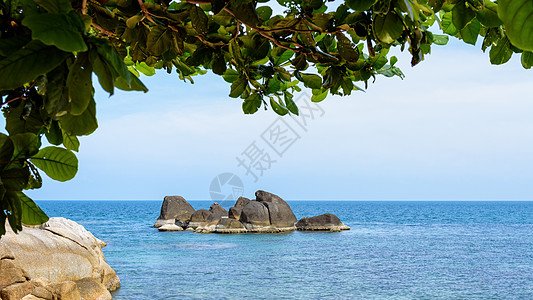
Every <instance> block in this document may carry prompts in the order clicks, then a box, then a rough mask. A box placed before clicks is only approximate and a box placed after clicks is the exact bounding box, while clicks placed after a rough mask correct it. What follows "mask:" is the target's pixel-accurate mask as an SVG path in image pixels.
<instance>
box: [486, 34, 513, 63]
mask: <svg viewBox="0 0 533 300" xmlns="http://www.w3.org/2000/svg"><path fill="white" fill-rule="evenodd" d="M511 56H513V50H511V44H510V43H509V40H508V39H507V38H506V37H504V38H502V39H500V40H499V41H498V42H497V43H496V45H495V46H492V47H491V48H490V51H489V57H490V63H491V64H493V65H501V64H504V63H506V62H507V61H509V59H511Z"/></svg>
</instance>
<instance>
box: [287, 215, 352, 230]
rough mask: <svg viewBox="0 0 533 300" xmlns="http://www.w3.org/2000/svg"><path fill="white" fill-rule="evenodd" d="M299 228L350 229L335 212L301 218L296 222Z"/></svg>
mask: <svg viewBox="0 0 533 300" xmlns="http://www.w3.org/2000/svg"><path fill="white" fill-rule="evenodd" d="M296 229H298V230H310V231H341V230H350V227H348V226H346V225H344V224H343V223H342V222H341V220H340V219H339V218H338V217H337V216H336V215H334V214H330V213H327V214H322V215H319V216H314V217H311V218H307V217H304V218H301V219H300V221H298V223H296Z"/></svg>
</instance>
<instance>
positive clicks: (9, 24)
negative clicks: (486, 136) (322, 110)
mask: <svg viewBox="0 0 533 300" xmlns="http://www.w3.org/2000/svg"><path fill="white" fill-rule="evenodd" d="M271 1H272V0H271ZM277 2H278V4H280V5H281V6H283V7H284V9H285V11H284V12H283V14H281V15H277V14H276V15H275V14H274V13H273V10H272V8H271V7H270V6H269V3H268V0H183V1H182V2H175V1H169V0H145V1H142V0H98V1H96V0H84V1H70V0H0V95H1V103H0V104H1V106H2V111H3V114H4V117H5V120H6V131H7V133H8V135H6V134H3V133H1V134H0V179H1V181H0V236H1V235H3V234H4V233H5V228H4V224H5V220H6V219H7V220H8V221H9V224H10V226H11V227H12V228H13V229H14V230H15V231H17V230H21V229H22V227H21V224H22V223H25V224H39V223H42V222H45V221H46V220H47V217H46V215H45V214H44V212H42V211H41V210H40V209H39V208H38V207H37V205H35V203H34V202H33V201H32V200H31V199H29V198H28V197H27V196H25V195H24V193H23V192H22V191H23V190H26V189H34V188H40V187H41V185H42V179H41V176H40V173H39V171H38V169H41V170H42V171H44V172H45V173H46V174H47V175H48V176H49V177H50V178H52V179H55V180H59V181H65V180H69V179H71V178H73V177H74V176H75V174H76V172H77V168H78V161H77V159H76V156H75V154H74V153H73V151H78V150H79V146H80V143H79V140H78V137H79V136H83V135H89V134H91V133H92V132H94V131H95V130H96V128H97V127H98V123H97V119H96V103H95V100H94V83H93V78H97V79H98V82H99V84H100V85H101V87H102V88H103V89H104V90H105V91H107V92H108V93H109V94H110V95H112V94H113V93H114V91H115V88H118V89H121V90H126V91H143V92H146V91H147V89H146V87H145V86H144V85H143V83H142V82H141V81H140V80H139V79H138V77H139V75H140V74H141V73H142V74H145V75H146V76H151V75H153V74H155V71H156V70H165V71H166V72H168V73H172V72H176V73H177V75H178V76H179V78H180V79H182V80H184V81H190V82H191V83H193V76H195V75H198V74H204V73H206V72H207V70H211V71H212V72H213V73H214V74H217V75H220V76H222V78H223V79H224V80H225V81H227V82H228V83H229V84H230V92H229V96H230V97H232V98H240V99H242V109H243V111H244V113H246V114H252V113H255V112H256V111H257V110H259V109H260V108H261V107H263V108H265V109H266V108H267V107H268V106H270V107H271V108H272V109H273V111H274V112H276V113H277V114H280V115H286V114H298V107H297V106H296V105H295V103H294V102H293V100H292V98H293V94H294V93H295V92H298V91H300V89H301V85H303V86H304V87H306V88H309V89H311V90H312V95H313V96H312V100H313V101H317V102H318V101H322V100H324V99H325V98H326V96H327V95H328V94H332V95H350V94H351V93H352V92H353V91H358V90H361V88H360V87H359V86H358V84H359V85H361V84H364V86H365V88H366V87H367V86H368V82H369V81H372V82H373V81H375V80H376V77H377V76H378V75H382V76H386V77H393V76H397V77H400V78H403V73H402V72H401V70H400V69H398V68H397V67H396V66H395V64H396V62H397V58H396V57H394V56H392V57H389V56H388V54H389V50H390V49H391V47H399V48H400V49H401V50H402V51H403V50H407V51H409V53H410V54H411V57H412V59H411V64H412V65H413V66H414V65H416V64H418V63H419V62H420V61H422V60H423V59H424V55H427V54H429V53H430V52H431V45H432V44H437V45H444V44H446V43H447V42H448V39H449V36H454V37H457V38H459V39H462V40H463V41H464V42H466V43H469V44H472V45H475V44H476V43H477V42H478V39H479V37H480V36H481V37H482V38H483V39H482V44H481V49H482V50H483V51H486V50H487V49H489V48H490V50H489V57H490V61H491V63H493V64H502V63H505V62H507V61H508V60H509V59H510V58H511V56H512V55H513V54H514V53H521V55H522V64H523V66H524V67H525V68H528V69H529V68H531V66H532V64H533V55H532V52H530V51H532V50H533V39H532V35H531V34H530V32H531V30H532V29H533V18H532V17H531V16H532V15H533V2H532V1H530V0H513V1H511V0H500V1H499V4H497V3H495V2H492V1H489V0H447V1H444V0H344V1H343V2H339V3H336V2H335V3H329V2H326V1H324V0H277ZM328 6H330V7H328ZM437 26H438V27H440V29H441V30H442V31H443V33H444V34H443V35H441V34H434V33H432V32H431V31H430V30H429V29H430V28H436V27H437ZM93 73H94V74H95V75H96V76H95V77H93ZM299 83H301V84H299ZM43 137H44V138H45V140H46V141H47V142H48V143H49V144H51V145H54V146H49V147H45V148H41V140H42V139H43Z"/></svg>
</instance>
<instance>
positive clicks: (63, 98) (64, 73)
mask: <svg viewBox="0 0 533 300" xmlns="http://www.w3.org/2000/svg"><path fill="white" fill-rule="evenodd" d="M67 77H68V68H67V64H66V63H63V64H61V65H59V66H58V67H57V68H55V69H53V70H52V71H50V72H48V73H47V74H46V78H47V79H48V84H47V85H46V96H47V101H46V102H45V104H44V106H45V109H46V112H47V113H48V114H49V115H50V116H51V117H52V118H57V117H59V116H62V115H65V114H66V113H67V109H68V101H69V99H68V86H67Z"/></svg>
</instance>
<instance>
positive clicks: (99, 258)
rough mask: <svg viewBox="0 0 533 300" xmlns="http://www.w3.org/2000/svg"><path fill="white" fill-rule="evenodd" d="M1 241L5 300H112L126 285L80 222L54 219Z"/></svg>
mask: <svg viewBox="0 0 533 300" xmlns="http://www.w3.org/2000/svg"><path fill="white" fill-rule="evenodd" d="M6 229H7V232H6V235H4V236H3V237H2V239H0V299H3V300H11V299H17V300H18V299H24V300H31V299H39V300H42V299H47V300H48V299H49V300H52V299H64V300H71V299H85V300H96V299H111V294H110V293H109V292H110V291H114V290H116V289H118V288H119V287H120V280H119V278H118V276H117V275H116V273H115V271H114V270H113V269H111V267H110V266H109V265H108V264H107V263H106V262H105V258H104V255H103V253H102V247H104V246H105V245H106V244H105V243H104V242H103V241H101V240H99V239H97V238H95V237H94V236H93V235H92V233H90V232H89V231H87V230H85V228H83V226H81V225H79V224H78V223H76V222H74V221H71V220H67V219H65V218H51V219H50V220H49V221H48V222H46V223H45V224H43V225H41V226H39V227H26V226H25V227H24V230H22V231H21V232H19V233H18V234H15V233H14V232H13V231H11V229H10V227H9V226H6Z"/></svg>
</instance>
